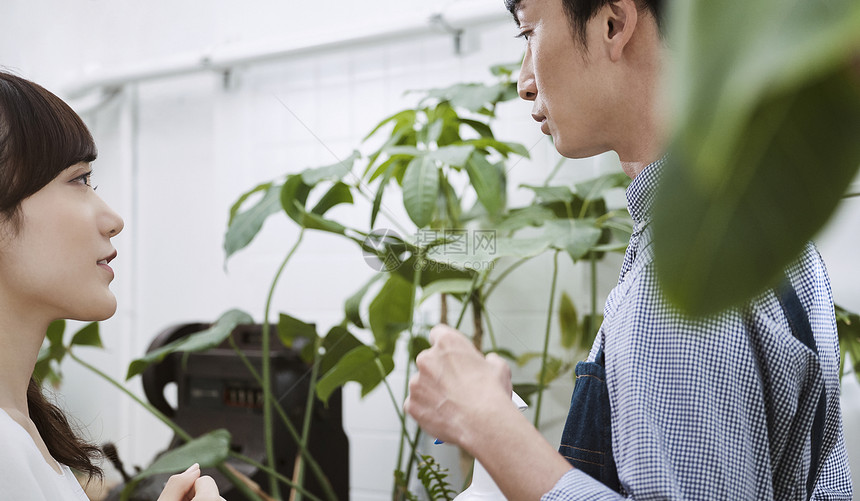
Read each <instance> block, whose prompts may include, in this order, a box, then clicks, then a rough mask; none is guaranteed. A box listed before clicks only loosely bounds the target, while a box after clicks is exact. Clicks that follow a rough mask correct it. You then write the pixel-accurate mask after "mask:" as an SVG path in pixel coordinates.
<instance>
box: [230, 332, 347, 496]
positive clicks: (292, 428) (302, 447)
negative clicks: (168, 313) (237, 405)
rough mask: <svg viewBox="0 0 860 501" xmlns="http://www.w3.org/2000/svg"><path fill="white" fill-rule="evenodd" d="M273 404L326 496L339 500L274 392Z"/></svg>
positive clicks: (257, 376)
mask: <svg viewBox="0 0 860 501" xmlns="http://www.w3.org/2000/svg"><path fill="white" fill-rule="evenodd" d="M227 339H229V340H230V345H231V346H232V347H233V350H234V351H235V352H236V355H238V356H239V360H241V361H242V363H243V364H245V367H246V368H247V369H248V372H250V373H251V375H252V376H253V377H254V379H255V380H256V381H257V383H258V384H260V385H261V386H262V384H263V379H262V378H261V377H260V374H259V373H258V372H257V370H256V369H255V368H254V365H253V364H251V361H250V360H248V357H247V356H246V355H245V354H244V353H243V352H242V350H240V349H239V347H238V346H236V342H235V340H234V339H233V336H230V337H228V338H227ZM272 404H273V405H274V408H275V411H277V413H278V416H280V418H281V421H282V422H283V423H284V426H285V427H286V428H287V431H288V432H289V433H290V436H291V437H292V439H293V441H295V443H296V444H297V445H298V448H299V453H300V454H301V455H302V459H303V460H304V461H306V462H307V464H308V466H309V467H310V468H311V471H313V473H314V475H316V478H317V480H318V481H319V483H320V485H322V488H323V490H324V491H325V494H326V496H327V497H328V499H329V501H337V494H335V492H334V488H333V487H332V486H331V482H330V481H329V479H328V477H327V476H326V474H325V473H324V472H323V471H322V468H320V465H319V463H317V461H316V460H315V459H314V457H313V456H312V455H311V453H310V450H308V448H307V446H305V445H303V444H302V440H301V437H300V436H299V432H298V431H297V430H296V427H295V426H293V422H292V421H290V418H289V417H287V413H286V411H285V410H284V408H283V406H281V404H280V402H278V399H277V398H275V396H274V394H273V395H272Z"/></svg>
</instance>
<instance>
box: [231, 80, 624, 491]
mask: <svg viewBox="0 0 860 501" xmlns="http://www.w3.org/2000/svg"><path fill="white" fill-rule="evenodd" d="M492 72H493V74H494V75H495V76H496V77H497V78H498V81H497V82H495V83H492V84H458V85H454V86H451V87H448V88H445V89H432V90H430V91H426V92H425V93H424V95H423V97H422V98H421V99H420V100H419V101H418V105H417V106H416V107H415V108H414V109H407V110H403V111H401V112H398V113H396V114H394V115H392V116H390V117H388V118H386V119H384V120H383V121H382V122H380V123H379V125H378V126H377V127H376V128H374V129H373V131H371V132H370V134H368V136H367V138H366V139H365V141H366V144H369V143H370V142H373V141H375V142H376V144H377V145H378V146H376V147H373V148H372V149H371V151H370V152H369V153H366V154H362V153H360V152H359V151H356V152H354V153H353V154H352V155H351V156H350V157H349V158H347V159H345V160H343V161H340V162H338V163H335V164H333V165H328V166H323V167H316V168H309V169H305V170H304V171H301V172H298V173H293V174H287V175H285V176H283V177H282V178H280V179H276V180H273V181H271V182H266V183H262V184H260V185H258V186H256V187H255V188H253V189H252V190H250V191H248V192H247V193H245V194H243V195H242V196H241V197H240V198H239V200H238V201H237V202H236V203H235V204H234V206H233V207H232V209H231V211H230V222H229V225H228V230H227V234H226V237H225V243H224V248H225V252H226V255H227V257H228V258H229V257H230V256H231V255H232V254H233V253H235V252H237V251H239V250H240V249H242V248H244V247H245V246H247V245H248V244H249V243H250V242H251V241H252V240H253V238H254V236H255V235H256V234H257V232H259V231H260V230H261V228H262V227H263V223H264V221H265V220H266V219H267V218H268V217H270V216H272V215H274V214H277V213H281V211H283V212H282V213H283V214H285V215H286V216H287V217H288V218H290V219H291V220H292V221H293V222H294V223H296V224H298V225H299V226H300V227H301V228H302V234H303V232H304V231H307V230H316V231H323V232H328V233H331V234H335V235H340V236H341V237H343V238H346V239H348V240H350V241H352V242H354V243H355V244H356V245H357V246H358V248H359V249H360V250H362V251H363V252H365V253H371V254H373V255H375V256H376V257H377V258H378V260H379V263H380V270H379V271H380V272H379V273H378V274H375V275H374V276H372V277H371V278H370V280H369V281H368V282H367V283H366V284H364V285H363V286H362V287H361V288H360V289H359V290H358V291H356V292H355V293H354V294H353V295H352V296H351V297H350V298H349V299H348V300H347V301H346V303H345V305H344V320H343V322H342V323H341V324H340V325H338V326H336V327H334V328H332V329H331V330H330V331H329V332H328V334H326V335H325V336H320V335H319V333H317V332H316V330H315V329H314V328H313V327H312V326H311V325H312V322H310V321H306V320H300V319H298V318H295V317H293V316H291V315H288V314H281V320H280V323H279V328H278V333H279V336H280V338H281V340H282V341H283V342H284V343H285V344H287V345H293V343H294V342H295V340H296V339H298V338H302V339H303V345H304V346H305V349H304V351H303V356H304V357H305V359H306V361H307V362H308V363H309V366H310V367H311V368H312V371H311V375H312V379H313V380H314V381H315V388H316V395H317V396H318V397H319V398H320V399H322V400H323V401H325V400H326V399H327V398H328V396H329V395H330V394H331V392H332V391H333V390H334V389H335V388H337V387H340V386H342V385H343V384H346V383H347V382H351V381H352V382H357V383H358V384H360V385H361V388H362V394H367V393H368V392H370V391H372V390H373V389H374V388H376V387H377V386H378V385H379V384H380V383H383V384H385V386H386V387H387V390H388V392H389V395H390V397H391V400H392V404H393V407H394V409H395V411H396V412H397V413H398V415H399V416H400V418H401V422H402V424H403V426H402V429H401V436H402V438H401V444H400V448H399V451H398V453H397V459H398V462H397V464H398V466H397V474H396V475H395V479H396V481H395V487H394V493H393V495H394V496H395V497H403V498H409V497H410V494H409V492H408V489H407V483H408V480H409V479H410V478H411V477H412V474H413V472H414V468H415V466H416V465H424V470H423V471H424V473H421V471H422V467H421V466H419V468H418V470H419V479H420V480H422V482H423V481H425V480H427V479H431V478H436V477H434V476H438V471H439V470H436V469H434V470H428V469H427V467H428V466H427V465H432V464H433V463H432V462H429V461H428V460H427V458H426V457H421V456H420V455H418V453H417V451H416V444H417V443H418V437H419V434H420V430H416V432H415V434H413V435H412V436H410V435H409V434H408V427H407V425H406V421H405V417H404V416H403V415H402V413H401V411H400V402H401V401H402V397H401V398H398V397H397V396H396V395H394V394H393V393H392V392H391V389H390V387H388V384H387V381H386V377H387V376H388V374H389V373H390V372H391V370H392V369H393V366H394V362H393V353H394V349H395V346H396V345H397V341H398V339H400V338H401V337H403V336H405V337H406V338H407V344H408V346H409V350H410V360H411V361H414V357H415V356H416V355H417V354H418V352H420V351H421V350H422V349H424V348H426V347H427V346H429V343H428V342H427V340H426V333H427V331H428V329H429V326H428V325H421V324H417V323H416V322H415V321H414V313H415V311H416V309H417V308H418V307H419V305H421V304H422V303H423V302H425V301H427V300H429V299H430V298H433V297H435V298H439V300H440V306H441V310H442V312H443V313H442V318H440V321H442V322H448V318H447V316H448V314H447V311H448V302H449V301H450V300H454V301H457V302H459V303H460V305H461V308H460V311H459V318H458V320H457V322H456V325H457V326H458V327H459V326H460V324H461V322H462V320H463V319H464V316H465V313H466V311H467V307H468V309H469V310H470V311H471V314H472V315H471V316H472V329H471V330H472V335H473V341H474V343H475V345H476V346H477V347H479V348H481V349H484V348H485V347H484V340H483V333H484V331H485V329H486V331H487V332H488V334H489V341H490V342H489V347H488V348H487V349H488V350H493V351H498V352H500V353H501V354H503V355H506V356H509V357H511V358H513V359H519V360H520V362H522V363H526V362H527V361H528V360H530V359H534V358H535V357H534V355H532V354H526V355H523V356H517V355H514V354H512V353H510V352H508V351H506V350H504V349H501V348H500V347H499V346H498V345H497V342H496V339H495V336H494V333H493V329H492V324H491V322H490V321H489V319H488V318H487V316H486V315H484V314H483V312H484V308H485V306H484V305H485V304H486V301H487V300H488V299H489V298H490V297H491V295H492V294H493V293H494V291H496V290H497V287H498V286H499V285H500V284H501V283H502V282H503V281H504V279H505V278H506V277H507V276H508V275H509V274H510V273H511V272H512V271H513V270H515V269H516V268H517V267H519V266H520V265H522V264H523V263H524V262H526V261H528V260H530V259H532V258H534V257H536V256H539V255H541V254H544V253H553V255H554V256H555V266H554V270H555V271H554V274H557V269H558V256H559V254H560V253H564V254H566V255H568V256H569V257H570V258H571V259H572V260H573V261H574V262H580V261H582V262H588V263H590V264H591V267H592V283H593V286H592V301H591V304H590V308H591V312H590V313H589V314H588V315H584V316H583V317H582V320H580V319H579V318H578V315H577V313H576V309H575V307H574V306H573V302H572V301H571V300H570V298H569V296H567V295H566V294H565V295H563V299H562V302H561V319H562V321H563V326H562V330H563V332H564V338H563V342H562V345H563V346H565V347H567V348H573V347H577V348H581V347H582V346H585V345H587V344H588V343H590V340H591V339H593V336H594V333H595V332H596V327H597V325H598V322H597V321H596V319H597V318H599V314H598V313H597V298H596V273H595V271H596V270H595V266H594V265H595V263H596V262H597V261H598V260H599V259H601V258H602V257H603V255H604V254H605V253H606V252H609V251H623V250H624V248H625V242H626V240H627V238H628V237H629V234H630V231H631V224H630V221H629V217H628V216H627V214H626V211H624V210H620V211H611V210H608V208H607V205H606V201H605V199H604V194H605V192H606V191H607V190H610V189H613V188H624V187H626V185H627V183H628V182H629V180H628V178H627V177H626V176H624V175H623V174H612V175H607V176H601V177H599V178H597V179H593V180H590V181H587V182H583V183H579V184H577V185H576V186H574V187H568V186H553V185H551V184H550V182H551V180H552V178H553V177H554V175H555V172H557V170H558V168H559V167H560V166H561V162H559V164H558V165H557V166H556V170H555V171H554V172H553V173H552V174H551V175H550V176H549V178H548V179H547V180H546V182H545V183H544V184H543V185H540V186H530V185H529V186H523V187H522V188H524V189H528V190H530V191H531V192H532V193H533V194H534V201H533V203H531V204H529V205H527V206H524V207H509V206H508V204H507V197H506V183H507V177H506V175H505V174H506V171H507V170H508V169H509V168H510V163H509V162H511V161H512V160H513V159H514V158H515V157H527V156H528V151H527V149H526V148H525V147H523V146H522V145H520V144H517V143H511V142H505V141H501V140H499V139H497V138H496V137H495V135H494V133H493V130H492V127H491V123H492V119H493V118H494V117H495V109H496V107H497V106H498V105H499V103H501V102H503V101H505V100H508V99H512V98H514V97H515V96H516V93H515V83H514V82H513V80H512V78H511V75H512V65H511V66H498V67H494V68H493V69H492ZM393 183H395V184H397V185H399V187H400V192H401V193H402V204H403V207H404V208H405V209H406V212H407V214H408V215H409V218H410V220H411V225H414V231H412V232H411V233H414V235H412V236H408V235H409V234H410V231H409V230H406V229H404V226H405V225H404V224H400V223H399V222H398V221H392V222H393V224H395V225H396V226H397V227H398V229H399V230H400V231H401V232H402V233H403V234H404V235H398V234H395V233H392V232H386V233H385V234H384V235H382V234H381V232H380V230H381V228H379V227H377V226H376V225H377V221H378V216H379V214H380V213H381V212H382V211H383V208H384V206H385V204H384V202H383V199H384V195H385V193H386V190H387V189H389V187H390V185H391V184H393ZM355 196H361V197H365V198H367V199H368V200H369V201H371V202H372V203H371V211H370V214H369V218H368V220H369V227H368V229H366V230H365V229H358V228H351V227H348V226H347V225H344V224H342V223H340V222H338V221H336V220H334V219H332V218H330V217H329V216H328V214H327V212H328V211H329V209H331V208H332V207H334V206H336V205H339V204H351V203H352V202H353V200H354V197H355ZM311 201H313V202H311ZM411 225H410V226H411ZM470 232H492V233H491V237H492V242H491V244H492V247H490V246H485V247H481V246H478V248H474V247H473V248H472V249H471V250H469V251H467V252H447V251H448V250H450V249H451V248H452V247H453V246H456V245H458V244H462V240H461V239H462V238H463V237H464V236H468V235H469V234H470ZM296 246H298V242H297V243H296V244H295V246H294V247H293V250H292V251H291V253H290V254H289V255H292V252H294V250H295V247H296ZM284 264H286V261H285V263H284ZM496 265H500V266H504V269H503V270H502V271H501V272H498V273H491V270H492V269H493V268H495V267H496ZM282 269H283V268H282ZM278 274H280V271H279V272H278ZM276 280H277V278H276ZM555 285H556V284H555V280H554V281H553V284H552V291H551V292H552V294H551V295H553V296H554V294H555V289H556V286H555ZM273 287H274V284H273ZM554 303H555V301H554V299H551V304H550V305H549V306H548V308H547V324H546V326H547V327H546V332H545V334H546V339H545V343H544V351H543V352H542V354H541V355H540V360H541V364H540V367H541V368H540V370H539V371H538V377H537V381H536V382H531V383H526V384H519V385H517V389H518V391H521V392H522V393H523V394H524V396H525V397H527V398H528V397H529V396H530V395H531V394H533V393H534V394H537V402H538V403H537V404H536V406H535V407H536V422H538V423H539V419H540V408H541V399H542V393H543V389H544V388H545V387H546V386H547V385H548V384H549V383H550V382H551V381H552V380H553V379H555V378H557V377H559V376H561V375H562V374H564V373H565V372H567V371H569V370H570V368H571V366H572V364H571V363H570V362H571V361H570V360H566V361H564V363H562V361H561V360H560V359H559V358H557V357H550V356H549V355H548V346H549V333H550V326H551V323H552V319H553V318H554V306H555V304H554ZM365 311H366V313H365ZM265 321H266V319H264V322H265ZM354 329H368V330H369V331H370V332H371V333H372V335H373V342H372V343H370V344H363V343H361V342H360V341H359V340H358V337H357V336H355V335H354V334H353V330H354ZM409 365H410V366H411V362H410V364H409ZM409 372H410V367H407V368H406V374H407V377H408V375H409ZM317 378H318V379H317ZM264 381H265V379H264ZM304 436H306V435H304ZM434 472H435V473H434ZM431 474H432V475H431ZM428 475H429V476H428ZM433 485H435V486H436V487H435V488H434V487H429V486H428V485H427V484H426V482H425V489H426V490H427V491H428V493H429V494H431V495H432V493H433V492H436V490H433V489H438V488H439V486H440V485H441V484H439V483H438V482H437V483H435V484H433ZM431 490H432V492H431Z"/></svg>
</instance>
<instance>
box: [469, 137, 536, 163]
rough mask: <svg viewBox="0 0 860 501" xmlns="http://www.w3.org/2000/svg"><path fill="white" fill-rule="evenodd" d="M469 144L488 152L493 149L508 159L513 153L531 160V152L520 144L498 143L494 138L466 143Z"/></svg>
mask: <svg viewBox="0 0 860 501" xmlns="http://www.w3.org/2000/svg"><path fill="white" fill-rule="evenodd" d="M466 143H467V144H471V145H473V146H474V147H476V148H480V149H482V150H486V149H487V148H492V149H494V150H496V151H498V152H499V154H501V155H502V156H503V157H505V158H507V157H508V155H510V154H511V153H513V154H515V155H519V156H521V157H525V158H529V157H530V155H529V150H528V149H527V148H526V147H525V146H523V145H522V144H520V143H506V142H504V141H497V140H495V139H493V138H488V137H484V138H481V139H472V140H469V141H466Z"/></svg>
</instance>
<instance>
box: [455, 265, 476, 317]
mask: <svg viewBox="0 0 860 501" xmlns="http://www.w3.org/2000/svg"><path fill="white" fill-rule="evenodd" d="M479 278H481V274H480V273H478V272H477V271H476V272H475V278H473V279H472V286H471V287H469V292H468V293H467V294H466V299H465V300H464V301H463V309H461V310H460V316H459V317H457V324H456V325H454V328H455V329H457V330H460V324H461V323H462V322H463V317H464V316H465V315H466V306H468V304H469V298H471V297H472V294H474V293H475V289H476V288H477V286H478V279H479Z"/></svg>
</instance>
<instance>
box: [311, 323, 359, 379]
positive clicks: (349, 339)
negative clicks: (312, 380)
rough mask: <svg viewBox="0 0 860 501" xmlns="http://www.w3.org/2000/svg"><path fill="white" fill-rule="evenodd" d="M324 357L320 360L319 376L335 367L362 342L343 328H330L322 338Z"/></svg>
mask: <svg viewBox="0 0 860 501" xmlns="http://www.w3.org/2000/svg"><path fill="white" fill-rule="evenodd" d="M322 345H323V348H325V355H323V357H322V360H320V374H325V373H327V372H328V371H330V370H331V369H332V368H333V367H334V366H335V365H337V364H338V363H339V362H340V361H341V359H342V358H343V357H344V356H345V355H346V354H347V353H349V352H350V351H352V350H354V349H355V348H358V347H359V346H363V344H362V342H361V341H359V340H358V338H356V337H355V336H353V335H352V333H350V332H349V331H348V330H346V329H345V328H344V327H340V326H338V325H336V326H334V327H332V328H331V330H330V331H328V334H326V335H325V337H324V338H323V343H322Z"/></svg>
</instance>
